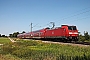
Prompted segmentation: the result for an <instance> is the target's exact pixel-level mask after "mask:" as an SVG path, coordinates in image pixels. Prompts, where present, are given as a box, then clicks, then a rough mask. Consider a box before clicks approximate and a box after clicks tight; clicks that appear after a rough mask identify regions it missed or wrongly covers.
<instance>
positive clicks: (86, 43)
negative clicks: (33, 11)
mask: <svg viewBox="0 0 90 60" xmlns="http://www.w3.org/2000/svg"><path fill="white" fill-rule="evenodd" d="M25 40H30V39H25ZM35 41H42V42H44V43H54V44H62V45H64V44H65V45H73V46H86V47H87V46H90V42H63V41H55V40H54V41H53V40H49V41H48V40H35Z"/></svg>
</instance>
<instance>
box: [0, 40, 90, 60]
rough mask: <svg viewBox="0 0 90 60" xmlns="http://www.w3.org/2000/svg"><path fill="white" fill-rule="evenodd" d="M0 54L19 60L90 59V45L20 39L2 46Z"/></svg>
mask: <svg viewBox="0 0 90 60" xmlns="http://www.w3.org/2000/svg"><path fill="white" fill-rule="evenodd" d="M0 54H2V55H3V56H6V55H9V56H11V58H15V59H17V60H18V59H21V60H22V59H23V60H90V47H79V46H71V45H60V44H52V43H42V42H41V41H32V40H30V41H23V40H20V41H18V42H16V43H9V44H8V45H7V44H6V45H3V46H1V48H0ZM16 57H17V58H16Z"/></svg>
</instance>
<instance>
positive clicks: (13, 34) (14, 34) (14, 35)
mask: <svg viewBox="0 0 90 60" xmlns="http://www.w3.org/2000/svg"><path fill="white" fill-rule="evenodd" d="M23 33H25V31H23V32H22V33H20V32H14V33H12V34H9V37H15V38H16V37H17V35H18V34H23Z"/></svg>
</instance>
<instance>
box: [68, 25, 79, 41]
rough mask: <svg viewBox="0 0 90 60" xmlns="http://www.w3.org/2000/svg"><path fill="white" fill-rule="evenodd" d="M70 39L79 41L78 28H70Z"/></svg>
mask: <svg viewBox="0 0 90 60" xmlns="http://www.w3.org/2000/svg"><path fill="white" fill-rule="evenodd" d="M68 37H69V39H78V30H77V28H76V26H68Z"/></svg>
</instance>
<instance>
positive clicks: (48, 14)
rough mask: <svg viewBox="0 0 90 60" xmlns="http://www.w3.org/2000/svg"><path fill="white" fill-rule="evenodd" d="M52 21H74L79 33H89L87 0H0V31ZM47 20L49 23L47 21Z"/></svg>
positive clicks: (36, 28)
mask: <svg viewBox="0 0 90 60" xmlns="http://www.w3.org/2000/svg"><path fill="white" fill-rule="evenodd" d="M31 22H32V23H33V26H35V25H36V26H35V27H34V28H33V30H38V29H42V28H45V27H48V26H49V25H50V24H49V23H50V22H55V25H56V27H60V26H61V25H62V24H69V25H76V26H77V28H78V30H79V31H80V32H81V33H82V34H83V32H84V31H88V32H89V33H90V27H89V26H90V0H0V34H5V35H9V34H10V33H13V32H17V31H18V32H22V31H26V32H29V31H30V26H29V25H30V23H31ZM48 24H49V25H48Z"/></svg>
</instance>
